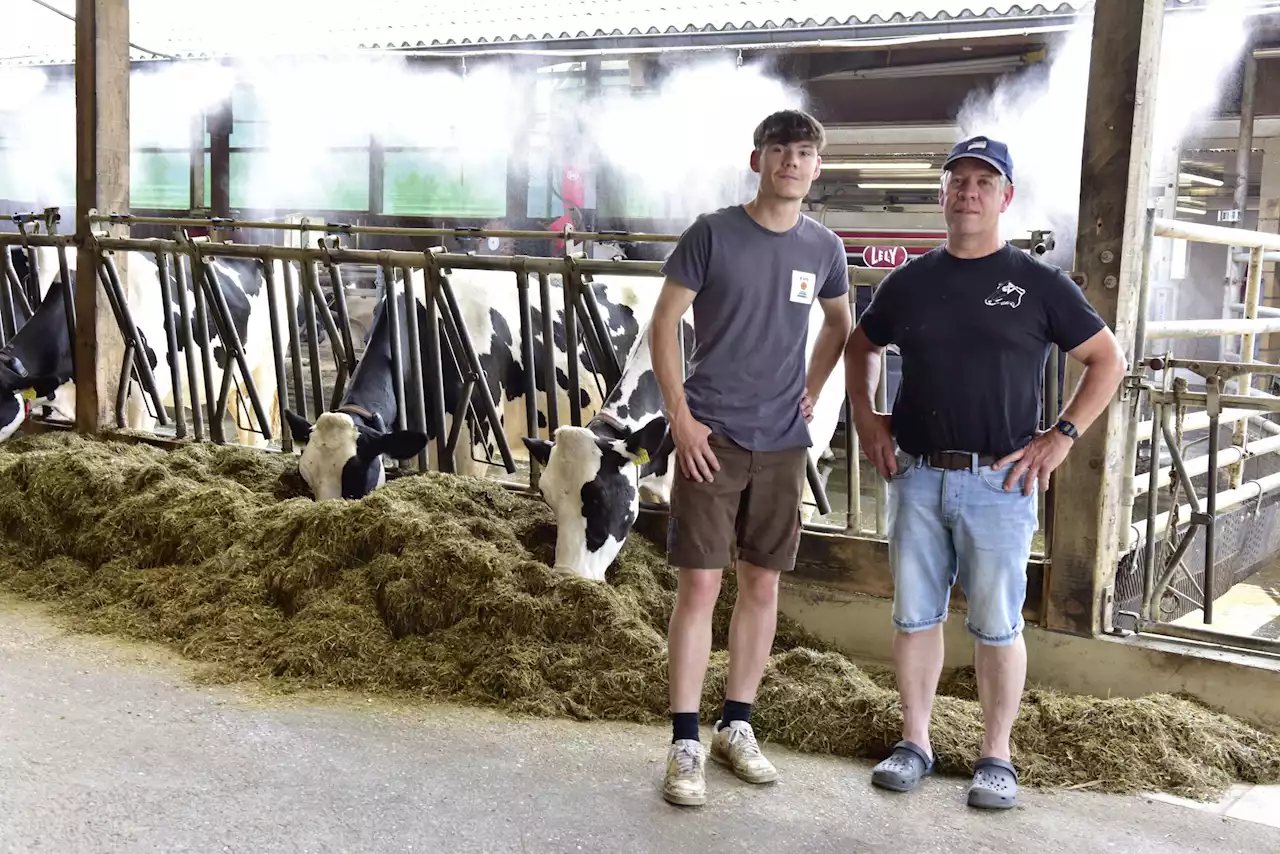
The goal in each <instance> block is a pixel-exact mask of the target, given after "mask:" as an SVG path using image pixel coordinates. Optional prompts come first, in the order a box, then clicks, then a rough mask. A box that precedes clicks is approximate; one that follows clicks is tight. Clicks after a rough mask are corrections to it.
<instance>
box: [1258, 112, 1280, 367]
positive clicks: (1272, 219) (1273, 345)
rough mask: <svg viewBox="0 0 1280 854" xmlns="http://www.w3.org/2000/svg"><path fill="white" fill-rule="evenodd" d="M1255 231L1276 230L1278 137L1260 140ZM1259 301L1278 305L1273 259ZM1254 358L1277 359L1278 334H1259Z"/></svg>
mask: <svg viewBox="0 0 1280 854" xmlns="http://www.w3.org/2000/svg"><path fill="white" fill-rule="evenodd" d="M1257 230H1258V231H1265V232H1268V233H1271V234H1275V233H1277V232H1280V137H1268V138H1267V139H1265V140H1263V142H1262V180H1261V182H1260V184H1259V187H1258V228H1257ZM1262 304H1263V305H1269V306H1280V282H1277V281H1276V265H1275V263H1274V262H1268V263H1267V264H1265V265H1263V267H1262ZM1258 359H1259V361H1263V362H1271V363H1273V364H1274V363H1276V362H1280V335H1276V334H1274V333H1271V334H1267V335H1264V336H1263V338H1262V346H1261V349H1260V352H1259V353H1258ZM1266 382H1270V380H1266Z"/></svg>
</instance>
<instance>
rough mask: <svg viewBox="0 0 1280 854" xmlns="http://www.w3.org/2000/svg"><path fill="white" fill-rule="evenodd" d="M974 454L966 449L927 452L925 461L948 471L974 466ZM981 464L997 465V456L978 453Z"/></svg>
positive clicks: (979, 463)
mask: <svg viewBox="0 0 1280 854" xmlns="http://www.w3.org/2000/svg"><path fill="white" fill-rule="evenodd" d="M974 456H975V455H974V454H970V453H967V452H965V451H939V452H937V453H935V454H926V455H925V458H924V461H925V462H926V463H928V464H929V465H931V466H933V467H934V468H938V469H946V470H947V471H962V470H964V469H969V468H973V464H974ZM976 456H977V461H978V465H979V466H991V465H995V462H996V458H995V457H993V456H990V455H988V454H977V455H976Z"/></svg>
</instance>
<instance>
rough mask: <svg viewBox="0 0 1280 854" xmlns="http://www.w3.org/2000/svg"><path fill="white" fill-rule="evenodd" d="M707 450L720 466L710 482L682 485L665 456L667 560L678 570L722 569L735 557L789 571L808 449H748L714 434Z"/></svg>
mask: <svg viewBox="0 0 1280 854" xmlns="http://www.w3.org/2000/svg"><path fill="white" fill-rule="evenodd" d="M707 444H708V445H710V447H711V451H712V453H714V454H715V455H716V459H717V460H718V461H719V463H720V471H717V472H712V476H713V480H712V481H711V482H710V483H706V482H703V483H699V482H698V481H696V480H690V479H689V478H688V477H686V476H685V474H684V470H683V469H682V468H681V466H680V461H679V460H678V459H676V457H675V456H674V455H673V456H672V464H673V465H675V467H676V471H675V483H674V485H673V486H672V489H671V509H670V516H669V520H670V521H669V523H668V526H667V560H668V561H669V562H670V563H671V565H672V566H674V567H677V568H679V569H724V568H725V567H727V566H730V565H731V564H733V562H734V559H735V557H736V558H738V559H741V560H744V561H746V562H747V563H750V564H754V565H756V566H759V567H762V568H764V569H774V570H778V571H781V572H789V571H791V570H792V569H795V565H796V552H797V551H798V550H799V546H800V530H801V527H802V518H801V516H800V503H801V500H802V498H803V494H804V482H805V466H806V457H807V455H808V449H806V448H792V449H788V450H785V451H763V452H757V451H749V450H747V449H746V448H744V447H742V446H741V445H739V444H738V443H737V442H734V441H733V440H732V439H730V438H729V437H728V436H726V435H724V434H723V433H717V432H712V434H711V435H710V436H709V437H708V438H707Z"/></svg>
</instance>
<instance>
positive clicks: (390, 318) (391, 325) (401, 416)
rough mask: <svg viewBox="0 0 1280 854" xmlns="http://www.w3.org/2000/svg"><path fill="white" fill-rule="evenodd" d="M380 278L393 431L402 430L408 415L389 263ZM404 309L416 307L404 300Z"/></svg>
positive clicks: (394, 292) (408, 309)
mask: <svg viewBox="0 0 1280 854" xmlns="http://www.w3.org/2000/svg"><path fill="white" fill-rule="evenodd" d="M382 278H383V281H384V282H385V289H384V294H385V296H384V299H385V300H386V303H385V306H386V307H385V309H384V310H385V311H386V312H387V333H388V336H389V337H390V338H391V389H392V392H393V393H394V394H395V397H396V421H395V424H396V427H395V429H397V430H404V429H405V425H406V423H407V417H408V413H407V412H406V411H405V400H404V362H403V354H402V353H401V352H400V313H399V311H398V310H397V306H396V277H395V275H394V270H393V269H392V268H391V265H390V263H387V264H384V265H383V267H382ZM404 308H405V311H406V312H409V311H415V310H416V309H417V306H412V305H409V304H408V301H407V300H406V302H405V307H404Z"/></svg>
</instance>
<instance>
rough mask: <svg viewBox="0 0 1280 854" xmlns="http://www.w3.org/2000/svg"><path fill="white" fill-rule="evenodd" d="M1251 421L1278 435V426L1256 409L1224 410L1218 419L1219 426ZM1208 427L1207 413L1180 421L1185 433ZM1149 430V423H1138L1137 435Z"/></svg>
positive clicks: (1189, 416)
mask: <svg viewBox="0 0 1280 854" xmlns="http://www.w3.org/2000/svg"><path fill="white" fill-rule="evenodd" d="M1246 418H1248V419H1253V421H1254V423H1260V424H1261V426H1262V428H1263V429H1264V430H1266V431H1267V432H1268V433H1273V434H1280V424H1276V423H1274V422H1272V421H1268V420H1266V419H1265V418H1263V417H1262V416H1261V415H1259V414H1258V411H1257V410H1256V409H1224V410H1222V415H1221V416H1220V417H1219V418H1218V422H1219V423H1221V424H1231V423H1234V422H1236V421H1240V420H1241V419H1246ZM1208 426H1209V413H1207V412H1204V411H1201V412H1192V413H1191V414H1190V415H1188V416H1187V417H1186V418H1184V419H1183V420H1182V429H1183V431H1184V432H1187V433H1194V432H1195V431H1197V430H1203V429H1204V428H1206V427H1208ZM1150 430H1151V422H1150V421H1139V422H1138V435H1139V436H1141V435H1143V434H1144V433H1148V432H1150Z"/></svg>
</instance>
